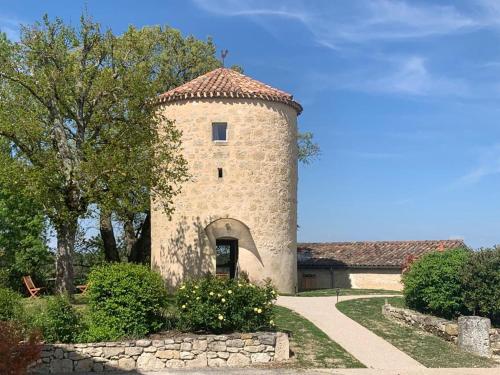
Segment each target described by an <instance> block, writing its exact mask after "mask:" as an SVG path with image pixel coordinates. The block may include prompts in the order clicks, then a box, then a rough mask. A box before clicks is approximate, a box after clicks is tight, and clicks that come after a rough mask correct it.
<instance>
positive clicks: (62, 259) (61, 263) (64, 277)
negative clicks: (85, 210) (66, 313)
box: [56, 218, 78, 298]
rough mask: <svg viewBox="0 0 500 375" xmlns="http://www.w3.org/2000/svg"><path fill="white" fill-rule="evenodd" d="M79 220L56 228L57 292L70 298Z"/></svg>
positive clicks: (71, 220) (72, 287) (72, 290)
mask: <svg viewBox="0 0 500 375" xmlns="http://www.w3.org/2000/svg"><path fill="white" fill-rule="evenodd" d="M77 226H78V219H76V218H75V219H69V220H68V221H67V222H64V223H62V224H60V225H58V226H57V227H56V231H57V253H56V290H57V292H58V293H61V294H67V295H68V296H69V297H70V298H71V296H72V294H73V292H74V289H75V286H74V272H73V252H74V249H75V240H76V229H77Z"/></svg>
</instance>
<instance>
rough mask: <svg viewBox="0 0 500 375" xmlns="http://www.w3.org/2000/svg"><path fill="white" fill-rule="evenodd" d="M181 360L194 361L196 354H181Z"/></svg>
mask: <svg viewBox="0 0 500 375" xmlns="http://www.w3.org/2000/svg"><path fill="white" fill-rule="evenodd" d="M180 358H181V359H193V358H194V354H193V353H191V352H181V354H180Z"/></svg>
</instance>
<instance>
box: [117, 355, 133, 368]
mask: <svg viewBox="0 0 500 375" xmlns="http://www.w3.org/2000/svg"><path fill="white" fill-rule="evenodd" d="M118 367H119V368H120V370H133V369H135V360H134V359H133V358H120V359H119V360H118Z"/></svg>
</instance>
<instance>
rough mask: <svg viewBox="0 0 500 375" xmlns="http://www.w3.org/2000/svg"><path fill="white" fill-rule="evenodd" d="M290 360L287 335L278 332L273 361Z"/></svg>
mask: <svg viewBox="0 0 500 375" xmlns="http://www.w3.org/2000/svg"><path fill="white" fill-rule="evenodd" d="M289 358H290V340H289V339H288V335H287V334H286V333H283V332H278V333H277V335H276V345H275V347H274V359H275V360H276V361H285V360H287V359H289Z"/></svg>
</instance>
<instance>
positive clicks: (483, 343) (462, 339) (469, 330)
mask: <svg viewBox="0 0 500 375" xmlns="http://www.w3.org/2000/svg"><path fill="white" fill-rule="evenodd" d="M490 328H491V322H490V320H489V319H488V318H482V317H479V316H461V317H459V318H458V347H459V348H460V349H462V350H465V351H467V352H469V353H473V354H476V355H479V356H481V357H491V354H492V353H491V348H490V335H489V330H490Z"/></svg>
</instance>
